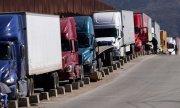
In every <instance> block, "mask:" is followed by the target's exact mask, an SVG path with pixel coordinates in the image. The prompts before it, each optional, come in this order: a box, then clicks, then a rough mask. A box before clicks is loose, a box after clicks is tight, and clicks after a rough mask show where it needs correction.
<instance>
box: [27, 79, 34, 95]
mask: <svg viewBox="0 0 180 108" xmlns="http://www.w3.org/2000/svg"><path fill="white" fill-rule="evenodd" d="M27 86H28V88H27V96H32V95H33V94H34V79H33V78H28V79H27Z"/></svg>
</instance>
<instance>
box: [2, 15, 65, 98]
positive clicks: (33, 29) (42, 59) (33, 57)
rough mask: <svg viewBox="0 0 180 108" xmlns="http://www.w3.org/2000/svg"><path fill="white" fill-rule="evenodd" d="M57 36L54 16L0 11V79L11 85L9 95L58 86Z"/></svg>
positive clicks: (18, 94)
mask: <svg viewBox="0 0 180 108" xmlns="http://www.w3.org/2000/svg"><path fill="white" fill-rule="evenodd" d="M60 37H61V36H60V19H59V17H58V16H55V15H44V14H35V13H25V12H20V13H0V74H1V75H0V79H1V82H3V83H5V84H6V85H8V87H9V88H10V89H11V91H12V92H11V94H10V98H13V99H15V98H17V96H20V97H23V96H30V95H32V94H33V92H34V87H39V88H44V89H46V90H48V89H50V88H56V87H57V86H58V73H57V72H58V71H59V70H60V69H62V54H61V38H60Z"/></svg>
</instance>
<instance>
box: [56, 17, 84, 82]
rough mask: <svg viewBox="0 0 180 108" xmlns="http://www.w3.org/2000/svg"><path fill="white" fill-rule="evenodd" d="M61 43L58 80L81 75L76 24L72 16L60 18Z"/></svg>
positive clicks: (75, 77) (70, 79) (72, 78)
mask: <svg viewBox="0 0 180 108" xmlns="http://www.w3.org/2000/svg"><path fill="white" fill-rule="evenodd" d="M61 44H62V58H63V60H62V62H63V69H62V71H61V72H60V75H59V77H60V80H69V81H72V80H75V79H79V78H80V77H81V73H80V68H81V67H80V66H79V65H78V64H79V58H78V43H77V35H76V25H75V20H74V18H73V17H67V18H61Z"/></svg>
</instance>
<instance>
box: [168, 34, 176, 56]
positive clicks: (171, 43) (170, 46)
mask: <svg viewBox="0 0 180 108" xmlns="http://www.w3.org/2000/svg"><path fill="white" fill-rule="evenodd" d="M167 50H168V53H169V54H170V55H176V41H175V39H173V37H167Z"/></svg>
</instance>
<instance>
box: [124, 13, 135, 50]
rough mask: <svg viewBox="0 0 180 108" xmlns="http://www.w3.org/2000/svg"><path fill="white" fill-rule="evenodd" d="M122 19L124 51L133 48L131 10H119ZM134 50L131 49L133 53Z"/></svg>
mask: <svg viewBox="0 0 180 108" xmlns="http://www.w3.org/2000/svg"><path fill="white" fill-rule="evenodd" d="M121 19H122V32H123V37H122V38H123V45H124V46H125V52H130V51H131V50H134V47H133V45H134V43H135V36H134V34H135V33H134V17H133V12H132V11H126V10H122V11H121ZM133 52H134V51H131V53H133Z"/></svg>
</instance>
